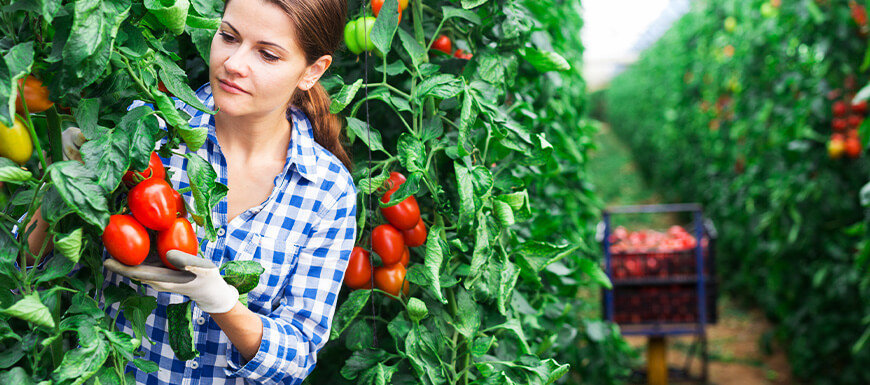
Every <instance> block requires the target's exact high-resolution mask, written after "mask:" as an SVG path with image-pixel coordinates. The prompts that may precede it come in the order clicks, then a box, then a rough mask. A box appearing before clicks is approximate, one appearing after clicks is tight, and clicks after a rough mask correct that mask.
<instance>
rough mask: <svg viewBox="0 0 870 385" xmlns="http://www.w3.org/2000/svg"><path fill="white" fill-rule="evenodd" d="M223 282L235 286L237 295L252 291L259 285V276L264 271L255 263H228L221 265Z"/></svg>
mask: <svg viewBox="0 0 870 385" xmlns="http://www.w3.org/2000/svg"><path fill="white" fill-rule="evenodd" d="M220 270H221V272H222V273H223V275H224V281H226V282H227V283H228V284H230V285H232V286H235V288H236V289H238V290H239V294H245V293H247V292H249V291H251V290H253V289H254V288H255V287H257V285H258V284H259V283H260V275H262V274H263V272H265V271H266V269H264V268H263V265H261V264H260V263H259V262H257V261H229V262H226V263H224V264H223V265H221V268H220Z"/></svg>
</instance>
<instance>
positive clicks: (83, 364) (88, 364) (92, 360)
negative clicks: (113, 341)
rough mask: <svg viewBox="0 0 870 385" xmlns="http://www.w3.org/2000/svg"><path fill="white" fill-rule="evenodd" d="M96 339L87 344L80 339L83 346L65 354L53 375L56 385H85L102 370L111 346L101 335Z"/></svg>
mask: <svg viewBox="0 0 870 385" xmlns="http://www.w3.org/2000/svg"><path fill="white" fill-rule="evenodd" d="M95 337H97V338H94V339H93V340H91V341H88V342H89V343H87V344H85V343H84V342H82V341H81V338H79V340H80V341H79V342H80V343H81V345H82V346H81V347H79V348H77V349H73V350H71V351H68V352H66V354H64V356H63V361H62V362H61V364H60V366H58V367H57V369H55V370H54V372H53V373H52V377H53V378H54V380H55V383H58V384H62V383H67V381H72V384H75V385H79V384H83V383H84V382H85V381H87V380H88V378H90V377H92V376H93V375H94V374H96V373H97V371H99V370H100V367H102V366H103V363H104V362H106V359H107V358H108V357H109V346H108V345H107V344H106V341H105V340H104V339H103V338H102V337H100V335H99V334H96V336H95Z"/></svg>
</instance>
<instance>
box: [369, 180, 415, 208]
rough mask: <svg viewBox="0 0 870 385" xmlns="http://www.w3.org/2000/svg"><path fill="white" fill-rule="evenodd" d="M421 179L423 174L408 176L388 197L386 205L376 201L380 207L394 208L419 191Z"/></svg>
mask: <svg viewBox="0 0 870 385" xmlns="http://www.w3.org/2000/svg"><path fill="white" fill-rule="evenodd" d="M422 179H423V174H422V173H420V172H415V173H412V174H411V175H408V178H407V180H406V181H405V182H404V183H402V184H401V185H399V188H397V189H396V191H393V193H392V194H391V195H390V200H389V201H388V202H386V203H384V201H382V200H378V204H379V205H380V207H391V206H395V205H397V204H399V203H402V202H403V201H404V200H405V199H408V197H410V196H412V195H414V194H416V193H417V191H419V190H420V180H422Z"/></svg>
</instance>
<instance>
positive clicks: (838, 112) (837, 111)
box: [831, 102, 848, 116]
mask: <svg viewBox="0 0 870 385" xmlns="http://www.w3.org/2000/svg"><path fill="white" fill-rule="evenodd" d="M831 109H832V110H833V111H834V116H843V115H846V111H848V109H847V107H846V103H845V102H834V106H833V107H831Z"/></svg>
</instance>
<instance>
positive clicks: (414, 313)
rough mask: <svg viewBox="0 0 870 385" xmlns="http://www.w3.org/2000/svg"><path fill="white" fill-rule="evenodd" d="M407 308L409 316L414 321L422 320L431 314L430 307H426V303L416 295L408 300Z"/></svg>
mask: <svg viewBox="0 0 870 385" xmlns="http://www.w3.org/2000/svg"><path fill="white" fill-rule="evenodd" d="M407 309H408V317H409V318H411V321H414V322H420V321H421V320H422V319H424V318H426V317H427V316H428V315H429V309H428V308H427V307H426V303H425V302H423V301H421V300H420V299H419V298H416V297H411V299H409V300H408V306H407Z"/></svg>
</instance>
